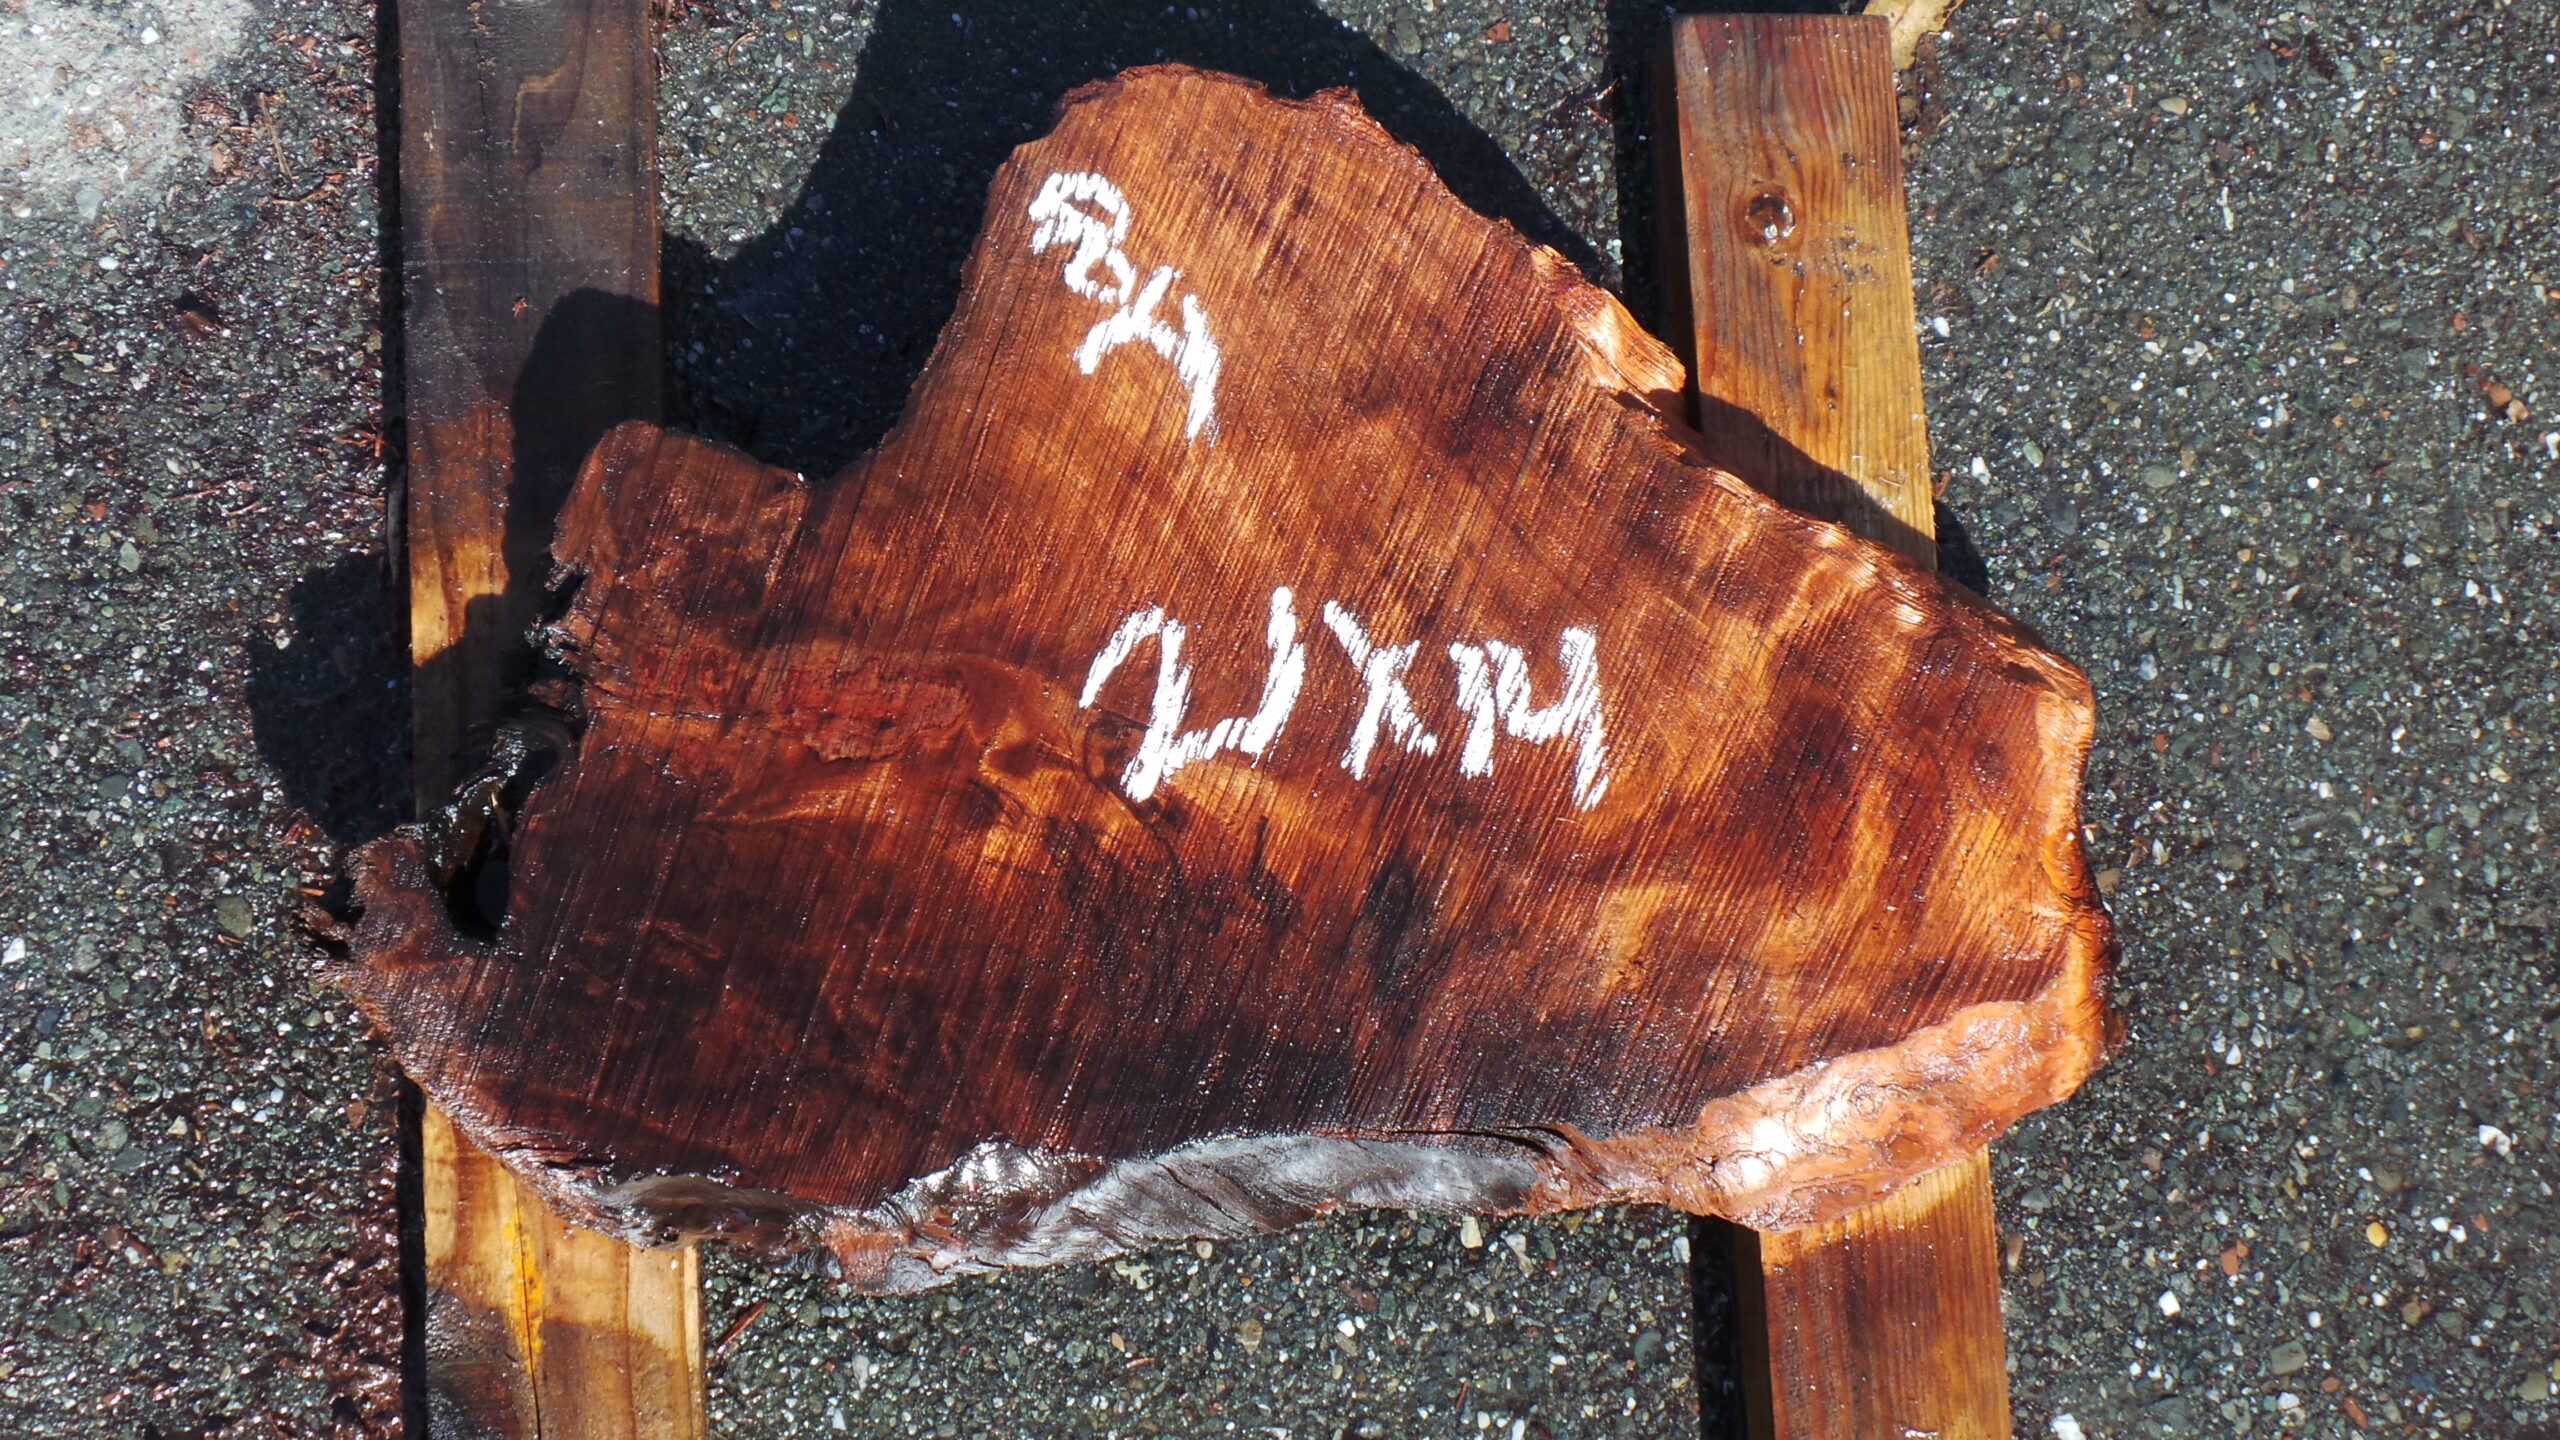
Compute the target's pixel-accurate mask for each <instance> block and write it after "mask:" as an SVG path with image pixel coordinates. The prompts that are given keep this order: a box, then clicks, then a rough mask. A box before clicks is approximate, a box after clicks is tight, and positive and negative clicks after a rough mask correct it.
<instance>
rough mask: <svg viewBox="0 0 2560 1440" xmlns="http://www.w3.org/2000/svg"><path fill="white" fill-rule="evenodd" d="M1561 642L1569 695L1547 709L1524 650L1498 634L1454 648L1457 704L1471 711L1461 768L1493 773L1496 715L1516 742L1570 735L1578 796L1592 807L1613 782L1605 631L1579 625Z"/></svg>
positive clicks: (1559, 648) (1579, 801) (1575, 794)
mask: <svg viewBox="0 0 2560 1440" xmlns="http://www.w3.org/2000/svg"><path fill="white" fill-rule="evenodd" d="M1556 648H1557V651H1558V652H1559V656H1558V658H1559V659H1561V661H1562V662H1563V665H1564V695H1563V696H1562V697H1561V698H1560V699H1558V700H1557V701H1556V702H1555V703H1554V704H1552V705H1549V706H1546V707H1545V708H1543V709H1541V708H1539V707H1537V706H1534V705H1532V704H1530V703H1529V657H1528V655H1527V654H1526V653H1525V652H1523V651H1521V650H1519V649H1518V648H1516V647H1514V646H1510V645H1505V644H1503V643H1502V642H1501V641H1499V640H1487V641H1485V642H1484V643H1483V644H1482V645H1452V646H1450V647H1449V661H1450V663H1451V664H1453V665H1455V666H1457V667H1458V708H1459V709H1460V710H1463V711H1465V712H1466V713H1467V743H1466V748H1465V749H1463V750H1462V751H1460V752H1459V754H1458V770H1459V772H1460V773H1461V774H1466V775H1490V774H1492V773H1493V740H1494V734H1493V732H1494V726H1495V724H1496V722H1497V721H1498V722H1499V723H1500V725H1501V727H1502V729H1503V730H1504V732H1506V733H1507V734H1509V735H1510V736H1511V737H1512V738H1513V739H1515V740H1528V741H1532V742H1538V741H1548V740H1554V739H1558V738H1560V737H1565V736H1570V737H1572V739H1573V741H1574V743H1575V745H1576V746H1577V747H1578V753H1577V755H1576V756H1575V758H1574V770H1573V798H1574V802H1575V803H1576V804H1578V805H1580V806H1581V807H1582V808H1583V809H1585V810H1588V809H1590V808H1591V807H1592V806H1594V805H1596V804H1598V803H1600V796H1601V795H1602V793H1603V792H1605V791H1607V789H1608V788H1609V773H1608V763H1609V746H1608V731H1607V728H1606V722H1605V721H1604V720H1603V718H1602V716H1601V714H1600V637H1599V636H1598V635H1596V634H1593V633H1592V632H1591V631H1589V630H1584V629H1582V628H1580V627H1578V626H1577V627H1573V628H1569V629H1567V630H1566V631H1565V632H1564V635H1563V638H1562V639H1561V640H1559V641H1558V642H1557V646H1556Z"/></svg>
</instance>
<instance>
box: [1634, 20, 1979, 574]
mask: <svg viewBox="0 0 2560 1440" xmlns="http://www.w3.org/2000/svg"><path fill="white" fill-rule="evenodd" d="M1666 54H1667V58H1668V60H1669V72H1670V73H1669V75H1668V76H1667V77H1666V79H1667V81H1668V83H1666V84H1664V85H1661V86H1658V87H1657V94H1659V95H1660V96H1661V97H1662V98H1663V99H1664V100H1665V101H1666V102H1668V103H1670V104H1671V105H1672V106H1673V107H1674V110H1673V113H1670V114H1666V115H1665V116H1663V117H1662V121H1663V123H1664V124H1666V125H1668V126H1670V127H1672V128H1671V129H1669V130H1668V131H1666V134H1667V135H1668V136H1669V137H1671V139H1672V142H1673V143H1675V144H1676V145H1677V146H1678V164H1677V165H1676V166H1675V165H1672V164H1668V163H1666V164H1664V165H1662V166H1661V167H1660V173H1661V175H1662V176H1663V179H1664V182H1665V184H1664V201H1665V203H1664V205H1663V207H1662V208H1663V214H1664V217H1665V220H1666V222H1667V223H1668V224H1669V225H1670V226H1671V227H1672V233H1671V237H1670V238H1671V240H1672V242H1673V246H1672V248H1668V249H1666V251H1665V254H1666V256H1669V257H1673V258H1672V260H1671V263H1672V265H1673V266H1674V267H1675V268H1677V267H1678V266H1679V260H1678V258H1677V257H1680V256H1683V255H1685V256H1686V257H1687V265H1686V267H1685V273H1684V274H1676V275H1675V276H1674V277H1673V278H1674V281H1675V283H1674V284H1673V285H1672V286H1670V287H1666V288H1668V289H1671V290H1673V291H1674V292H1676V293H1675V304H1674V307H1673V308H1674V311H1675V313H1674V316H1673V320H1672V325H1673V328H1674V329H1675V331H1677V332H1678V334H1679V336H1680V338H1681V339H1682V340H1683V341H1685V342H1687V343H1689V344H1691V345H1692V346H1694V349H1693V351H1692V354H1691V358H1692V363H1693V365H1694V367H1695V371H1696V375H1697V406H1698V409H1697V417H1698V425H1699V430H1700V432H1701V433H1702V434H1703V435H1704V436H1705V437H1706V451H1707V454H1708V456H1709V458H1710V459H1711V460H1713V461H1714V463H1716V464H1718V465H1721V466H1724V467H1725V468H1727V469H1729V470H1732V471H1734V472H1735V473H1736V474H1739V475H1741V476H1743V477H1744V478H1745V479H1748V480H1750V481H1751V482H1752V483H1753V484H1755V485H1758V486H1760V487H1761V488H1762V489H1764V490H1766V491H1767V492H1768V493H1769V494H1770V495H1772V496H1774V497H1775V498H1777V499H1778V500H1780V501H1782V502H1784V503H1785V504H1787V505H1789V506H1792V507H1793V508H1795V509H1798V510H1801V511H1803V512H1805V513H1806V514H1808V515H1819V516H1821V517H1822V518H1824V519H1826V520H1834V521H1838V522H1839V523H1840V524H1843V525H1846V526H1848V527H1849V528H1850V529H1852V530H1855V531H1857V532H1858V533H1859V534H1861V535H1864V536H1867V537H1868V538H1869V539H1872V540H1875V541H1877V542H1878V543H1880V544H1885V545H1890V546H1892V547H1894V548H1895V549H1897V550H1901V551H1902V552H1904V553H1905V554H1907V555H1910V556H1911V557H1912V558H1913V559H1915V560H1918V561H1920V562H1921V563H1922V564H1924V565H1927V564H1934V563H1935V556H1936V554H1937V547H1936V544H1935V542H1934V540H1933V539H1932V536H1933V534H1934V527H1933V524H1932V516H1933V511H1934V507H1935V503H1936V492H1935V487H1933V486H1932V485H1931V484H1930V480H1929V430H1928V422H1927V418H1926V416H1925V415H1924V414H1923V410H1922V403H1921V398H1920V350H1919V340H1918V337H1917V335H1916V334H1915V332H1914V331H1913V328H1912V304H1911V236H1910V229H1909V223H1908V221H1907V220H1906V218H1905V215H1904V205H1903V198H1902V149H1901V139H1900V131H1899V128H1898V126H1897V124H1896V120H1895V114H1894V92H1893V69H1892V58H1891V50H1890V27H1889V24H1888V22H1886V21H1885V20H1883V19H1882V18H1879V17H1866V16H1856V17H1843V16H1837V15H1697V16H1684V17H1682V18H1681V19H1679V20H1677V21H1675V22H1673V24H1672V27H1671V38H1670V43H1669V45H1668V46H1667V47H1666ZM1879 82H1880V83H1879ZM1879 147H1881V148H1879ZM1680 281H1685V284H1682V283H1678V282H1680Z"/></svg>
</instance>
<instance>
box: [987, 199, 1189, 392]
mask: <svg viewBox="0 0 2560 1440" xmlns="http://www.w3.org/2000/svg"><path fill="white" fill-rule="evenodd" d="M1080 206H1090V207H1092V208H1091V209H1082V208H1079V207H1080ZM1029 213H1030V217H1031V220H1032V231H1031V253H1032V254H1034V255H1037V254H1041V253H1042V252H1044V251H1047V250H1049V249H1051V248H1053V247H1055V246H1059V245H1072V246H1073V247H1074V251H1073V253H1072V254H1070V255H1069V256H1068V257H1067V263H1066V269H1065V271H1064V272H1063V274H1062V276H1061V278H1062V279H1064V280H1065V281H1066V285H1067V288H1068V289H1069V290H1071V291H1073V292H1074V293H1076V294H1078V295H1081V296H1083V297H1084V298H1086V299H1088V300H1093V301H1097V302H1099V303H1101V304H1104V305H1113V306H1117V307H1118V308H1117V309H1115V310H1113V311H1112V312H1111V313H1110V314H1109V315H1106V316H1104V317H1103V318H1102V319H1101V320H1098V321H1096V322H1095V323H1094V325H1093V327H1092V328H1091V329H1089V330H1087V331H1085V334H1084V342H1083V343H1082V344H1080V345H1078V346H1077V347H1076V352H1075V357H1076V368H1077V369H1078V370H1081V371H1083V372H1084V373H1085V374H1087V375H1091V374H1093V373H1094V372H1095V371H1096V370H1098V369H1100V368H1101V366H1102V357H1103V356H1105V355H1108V354H1110V353H1111V352H1112V351H1113V350H1116V349H1118V348H1119V347H1121V346H1123V345H1127V344H1129V343H1131V342H1133V341H1141V340H1142V341H1145V342H1146V343H1147V345H1148V346H1149V347H1151V348H1152V349H1154V351H1155V352H1156V353H1157V354H1158V355H1161V356H1163V357H1164V358H1165V359H1167V360H1169V361H1171V362H1172V363H1173V372H1174V375H1175V377H1176V378H1178V379H1180V380H1181V382H1182V384H1183V388H1184V389H1185V390H1187V391H1188V392H1189V394H1190V397H1191V401H1190V406H1189V408H1188V410H1187V411H1186V412H1185V416H1184V422H1183V432H1182V433H1183V438H1185V439H1197V438H1199V437H1200V436H1201V435H1202V434H1203V433H1206V434H1208V435H1209V436H1210V437H1211V438H1212V439H1214V438H1216V435H1217V424H1216V422H1217V390H1218V360H1219V356H1218V343H1217V341H1215V340H1213V339H1211V338H1210V335H1209V312H1208V311H1206V310H1204V309H1202V308H1201V305H1200V297H1199V296H1197V295H1192V294H1188V293H1186V294H1184V295H1183V297H1182V301H1181V310H1182V328H1181V329H1180V330H1179V331H1177V330H1175V329H1174V328H1173V326H1172V325H1171V324H1169V323H1167V322H1165V321H1162V320H1159V319H1157V318H1156V307H1157V306H1159V305H1161V304H1163V303H1164V298H1165V295H1166V293H1167V292H1168V291H1170V290H1171V289H1172V288H1173V282H1174V281H1176V280H1178V279H1180V278H1182V272H1181V271H1179V270H1176V269H1174V268H1173V267H1172V266H1170V265H1159V266H1157V267H1156V268H1155V272H1154V273H1153V274H1151V275H1149V276H1148V277H1147V283H1146V284H1145V285H1143V286H1142V285H1140V284H1139V283H1138V267H1137V266H1136V265H1135V264H1134V263H1132V262H1131V261H1130V259H1129V256H1128V253H1127V252H1126V251H1124V250H1122V249H1121V248H1120V242H1121V241H1123V240H1125V239H1127V238H1128V235H1129V223H1130V220H1131V218H1132V212H1131V210H1130V208H1129V199H1128V197H1127V196H1125V195H1123V194H1121V193H1120V187H1119V186H1117V185H1114V184H1112V183H1111V181H1110V180H1109V179H1108V178H1106V177H1104V176H1101V175H1097V174H1095V173H1093V172H1092V171H1089V170H1077V171H1065V172H1059V173H1056V174H1052V175H1050V176H1049V177H1048V178H1047V179H1046V180H1043V181H1041V182H1040V193H1039V194H1037V195H1035V196H1033V197H1032V199H1031V208H1030V212H1029ZM1096 265H1101V266H1104V267H1106V268H1107V269H1108V270H1109V271H1110V272H1111V278H1110V279H1109V280H1108V281H1105V280H1102V279H1099V278H1097V277H1096V276H1095V275H1094V273H1093V269H1094V267H1095V266H1096Z"/></svg>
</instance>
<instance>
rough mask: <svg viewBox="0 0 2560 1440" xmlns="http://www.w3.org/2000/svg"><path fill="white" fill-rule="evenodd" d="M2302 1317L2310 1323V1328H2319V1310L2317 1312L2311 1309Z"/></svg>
mask: <svg viewBox="0 0 2560 1440" xmlns="http://www.w3.org/2000/svg"><path fill="white" fill-rule="evenodd" d="M2304 1318H2305V1320H2306V1321H2307V1322H2308V1323H2309V1324H2310V1326H2311V1328H2312V1329H2314V1330H2317V1329H2319V1328H2320V1312H2319V1311H2317V1310H2314V1311H2312V1312H2311V1313H2310V1314H2309V1315H2308V1316H2306V1317H2304Z"/></svg>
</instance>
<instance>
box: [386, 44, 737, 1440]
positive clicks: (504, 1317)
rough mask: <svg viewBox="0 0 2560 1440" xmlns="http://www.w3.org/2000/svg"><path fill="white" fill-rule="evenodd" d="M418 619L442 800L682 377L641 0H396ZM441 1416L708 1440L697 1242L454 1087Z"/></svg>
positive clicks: (430, 1276) (438, 1175) (421, 764)
mask: <svg viewBox="0 0 2560 1440" xmlns="http://www.w3.org/2000/svg"><path fill="white" fill-rule="evenodd" d="M398 45H399V63H400V81H401V102H402V108H401V112H400V115H401V127H400V135H399V143H398V157H397V160H398V163H397V178H398V187H399V196H400V202H401V204H400V223H401V241H402V246H401V248H402V282H403V289H404V292H405V295H406V298H407V301H408V308H407V312H406V316H405V321H406V324H405V327H404V331H405V352H404V358H405V377H404V378H405V384H404V392H405V393H404V398H405V401H406V409H407V414H408V422H409V470H408V494H409V507H408V517H407V519H408V525H407V535H408V542H409V550H408V559H409V573H410V644H411V653H412V657H413V660H414V663H415V664H416V666H417V681H416V685H415V687H414V693H415V696H416V708H417V717H416V725H417V738H416V747H415V753H416V767H417V781H418V786H419V792H420V798H421V805H420V808H421V809H422V810H425V809H428V808H430V807H432V806H434V805H438V804H441V803H443V801H444V800H445V798H446V797H447V796H448V795H450V794H451V792H452V790H453V787H454V785H455V784H456V783H458V782H459V781H460V780H461V779H462V778H464V777H465V776H467V775H469V774H471V773H472V772H473V771H474V770H476V769H478V768H479V767H480V765H481V764H482V763H483V760H484V757H485V755H486V753H487V750H488V746H489V738H490V735H491V732H492V730H493V728H494V727H495V725H496V723H497V721H498V719H499V718H500V712H501V710H502V708H503V705H504V697H505V696H506V695H507V694H508V693H509V692H510V691H511V690H514V689H518V688H520V687H521V686H522V684H523V683H524V681H525V680H526V678H527V677H528V675H529V674H530V670H531V658H532V657H531V651H530V648H529V647H528V646H527V645H526V643H525V634H526V631H527V629H528V627H529V626H530V625H531V624H532V622H533V620H534V619H535V618H536V616H537V615H538V613H539V605H540V600H541V595H542V588H541V586H542V581H543V580H544V578H545V576H546V574H547V571H548V559H547V557H546V555H545V553H544V552H545V549H546V547H547V543H548V539H549V531H550V522H551V517H552V515H553V514H554V513H555V512H556V511H557V509H558V507H559V504H560V500H561V497H562V496H563V495H564V494H565V493H566V491H567V489H568V484H569V481H570V480H571V479H572V478H573V477H574V475H575V473H576V467H577V465H578V462H579V461H580V459H582V458H583V457H584V455H585V453H586V451H587V449H588V448H589V447H590V446H592V445H593V444H594V442H595V439H596V437H597V436H598V435H600V434H602V433H603V432H604V431H605V430H606V429H607V428H608V427H610V426H611V425H613V424H615V423H617V422H620V421H623V420H627V419H632V418H645V417H649V416H654V415H655V414H656V413H657V409H658V394H659V384H660V379H659V373H660V371H659V363H660V362H659V354H658V349H659V340H658V329H657V320H656V312H655V304H656V298H657V268H658V261H657V209H656V205H657V192H656V183H657V181H656V172H655V166H654V163H653V161H652V158H651V150H652V146H651V136H652V133H653V125H654V105H655V102H654V96H653V86H654V80H655V76H654V72H653V70H652V68H651V59H650V42H649V33H648V29H647V25H646V6H645V5H644V4H642V3H639V0H587V3H580V0H541V3H535V4H528V5H509V6H499V7H484V6H480V5H477V4H463V3H455V0H423V3H418V4H406V5H402V6H401V7H400V10H399V14H398ZM419 1155H420V1164H421V1171H422V1174H421V1179H422V1185H421V1191H422V1194H423V1203H424V1206H425V1210H426V1215H425V1235H426V1247H425V1248H426V1255H425V1263H426V1269H427V1276H426V1281H427V1283H426V1290H425V1298H426V1314H425V1315H424V1316H423V1317H416V1318H415V1319H414V1320H413V1323H419V1324H422V1326H423V1329H424V1337H423V1338H424V1341H425V1344H424V1354H425V1360H426V1367H427V1374H426V1376H425V1377H424V1381H425V1383H424V1385H423V1386H422V1389H423V1391H424V1394H425V1399H426V1404H427V1414H426V1415H425V1416H424V1417H420V1418H423V1419H424V1420H425V1422H426V1426H427V1429H428V1431H429V1432H430V1433H431V1434H432V1435H434V1436H436V1437H438V1440H479V1437H484V1436H485V1437H527V1440H532V1437H541V1440H695V1437H698V1436H700V1434H701V1433H702V1404H701V1395H700V1389H701V1385H700V1375H701V1355H700V1331H701V1317H700V1314H699V1311H698V1299H697V1289H698V1286H697V1281H696V1271H695V1255H694V1252H693V1251H692V1250H690V1249H689V1248H688V1249H683V1250H671V1251H661V1252H643V1251H639V1250H635V1249H633V1248H632V1247H630V1246H628V1245H625V1244H623V1243H621V1242H620V1241H618V1240H615V1239H612V1238H609V1237H606V1236H603V1235H599V1234H596V1233H594V1232H592V1231H587V1230H580V1229H577V1228H574V1227H572V1226H570V1225H569V1224H567V1223H566V1222H565V1221H563V1220H561V1219H560V1218H558V1217H557V1216H556V1215H554V1214H553V1213H552V1212H551V1210H550V1209H549V1208H548V1207H546V1206H545V1205H543V1204H542V1202H541V1201H540V1200H539V1199H537V1198H535V1197H534V1196H533V1194H532V1193H531V1192H530V1191H528V1190H527V1189H526V1188H525V1187H524V1186H523V1184H522V1183H521V1182H520V1181H518V1179H517V1178H516V1176H515V1174H514V1172H513V1171H511V1170H509V1169H508V1168H506V1167H505V1166H503V1165H501V1164H499V1163H498V1162H497V1161H496V1160H495V1159H493V1158H491V1157H490V1156H489V1155H488V1154H487V1153H486V1152H485V1151H483V1150H481V1149H480V1148H479V1147H478V1146H476V1145H474V1144H473V1143H472V1142H471V1141H470V1140H469V1139H468V1138H467V1137H465V1136H462V1135H460V1134H458V1133H457V1132H456V1131H455V1129H454V1127H453V1125H452V1123H451V1121H450V1118H449V1117H448V1116H446V1115H445V1114H444V1113H443V1112H441V1111H440V1110H434V1109H431V1110H430V1111H429V1113H428V1114H427V1116H426V1117H425V1120H424V1122H423V1127H422V1133H421V1136H420V1146H419Z"/></svg>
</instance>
